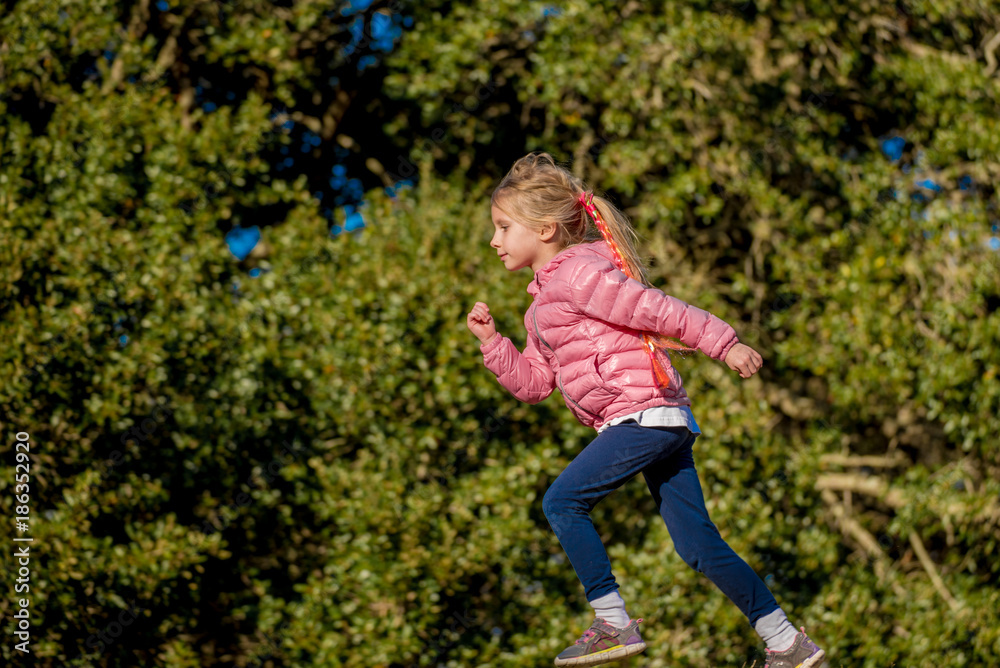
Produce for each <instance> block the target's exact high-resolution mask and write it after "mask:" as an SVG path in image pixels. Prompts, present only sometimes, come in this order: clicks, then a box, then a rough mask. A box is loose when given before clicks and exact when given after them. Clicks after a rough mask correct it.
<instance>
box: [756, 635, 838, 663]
mask: <svg viewBox="0 0 1000 668" xmlns="http://www.w3.org/2000/svg"><path fill="white" fill-rule="evenodd" d="M764 656H765V657H767V658H765V659H764V668H813V667H814V666H818V665H819V664H820V662H821V661H822V660H823V658H824V657H825V656H826V652H824V651H823V650H821V649H820V648H819V647H817V646H816V644H815V643H814V642H813V641H812V640H810V639H809V636H807V635H806V629H805V627H801V628H800V629H799V632H798V633H797V634H796V635H795V642H793V643H792V646H791V647H789V648H788V649H786V650H785V651H783V652H775V651H774V650H770V649H768V650H765V651H764Z"/></svg>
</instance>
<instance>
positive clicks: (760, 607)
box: [643, 432, 778, 625]
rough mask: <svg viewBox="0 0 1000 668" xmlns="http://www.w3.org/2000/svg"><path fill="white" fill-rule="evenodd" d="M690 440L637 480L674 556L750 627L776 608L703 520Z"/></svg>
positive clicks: (763, 587)
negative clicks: (700, 576) (698, 574)
mask: <svg viewBox="0 0 1000 668" xmlns="http://www.w3.org/2000/svg"><path fill="white" fill-rule="evenodd" d="M689 433H690V432H689ZM696 437H697V435H696V434H691V438H690V440H689V441H688V442H686V443H684V444H683V445H682V447H681V448H680V449H679V450H678V451H677V452H676V453H675V454H674V455H673V456H671V457H669V458H667V459H662V460H660V461H657V462H654V463H652V464H650V465H649V466H647V467H646V468H645V469H644V470H643V476H644V477H645V478H646V484H647V486H648V487H649V491H650V493H651V494H652V495H653V499H654V500H655V501H656V504H657V506H659V508H660V514H661V515H662V516H663V521H664V522H665V523H666V525H667V530H668V531H669V532H670V537H671V538H672V539H673V541H674V547H675V548H677V554H678V555H680V557H681V559H683V560H684V562H685V563H687V565H688V566H690V567H691V568H693V569H695V570H696V571H699V572H701V573H704V574H705V575H707V576H708V579H709V580H711V581H712V582H713V583H714V584H715V586H717V587H718V588H719V589H721V590H722V593H724V594H725V595H726V596H728V597H729V600H731V601H732V602H733V603H735V604H736V606H737V607H739V609H740V610H741V611H742V612H743V614H744V615H746V616H747V618H748V619H749V620H750V624H751V625H754V624H755V623H756V622H757V620H758V619H760V618H761V617H763V616H764V615H767V614H769V613H772V612H774V611H775V610H778V603H777V602H776V601H775V600H774V596H772V595H771V592H770V591H768V589H767V586H766V585H765V584H764V582H763V581H762V580H761V579H760V577H758V575H757V574H756V573H755V572H754V571H753V569H752V568H750V566H749V565H747V563H746V562H745V561H743V559H741V558H740V557H739V555H737V554H736V553H735V552H734V551H733V549H732V548H731V547H729V545H728V544H727V543H726V541H724V540H723V539H722V536H721V535H720V534H719V530H718V529H717V528H716V526H715V524H713V523H712V520H710V519H709V517H708V510H707V509H706V508H705V497H704V495H703V493H702V489H701V483H699V482H698V472H697V471H696V470H695V468H694V457H693V455H692V453H691V445H692V444H693V443H694V440H695V438H696Z"/></svg>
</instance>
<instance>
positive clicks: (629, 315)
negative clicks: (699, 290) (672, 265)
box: [551, 257, 739, 360]
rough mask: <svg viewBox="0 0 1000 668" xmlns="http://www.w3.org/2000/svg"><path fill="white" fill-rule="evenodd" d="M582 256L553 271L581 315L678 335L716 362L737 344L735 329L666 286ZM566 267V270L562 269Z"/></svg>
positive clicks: (566, 297)
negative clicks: (649, 284) (649, 283)
mask: <svg viewBox="0 0 1000 668" xmlns="http://www.w3.org/2000/svg"><path fill="white" fill-rule="evenodd" d="M574 259H576V258H574ZM579 259H580V260H581V261H580V262H572V261H569V262H564V263H563V264H562V266H560V267H559V269H557V270H556V272H555V274H553V276H552V279H551V285H552V287H553V288H555V287H556V286H557V285H558V289H559V290H560V294H562V295H563V296H564V297H565V299H566V300H567V301H569V302H570V303H571V304H572V305H573V306H574V308H576V309H577V310H578V311H579V312H580V313H582V314H584V315H586V316H589V317H591V318H598V319H600V320H603V321H605V322H609V323H611V324H614V325H619V326H622V327H628V328H630V329H634V330H637V331H645V332H656V333H658V334H662V335H664V336H671V337H676V338H678V339H680V340H681V342H682V343H683V344H684V345H686V346H689V347H691V348H697V349H698V350H700V351H702V352H703V353H705V354H706V355H708V356H709V357H711V358H712V359H717V360H725V358H726V354H727V353H728V352H729V350H730V349H731V348H732V347H733V346H735V345H736V344H737V343H739V338H738V337H737V336H736V330H735V329H733V328H732V327H731V326H730V325H729V324H727V323H726V322H725V321H724V320H722V319H721V318H719V317H717V316H714V315H712V314H711V313H709V312H708V311H705V310H702V309H700V308H697V307H695V306H691V305H690V304H688V303H687V302H684V301H681V300H680V299H677V298H676V297H671V296H670V295H668V294H665V293H664V292H663V291H662V290H658V289H656V288H651V287H650V288H647V287H646V286H644V285H643V284H642V283H639V282H638V281H636V280H633V279H631V278H629V277H628V276H626V275H625V274H624V273H623V272H622V271H621V270H620V269H618V267H616V266H615V265H614V264H613V263H612V262H611V261H610V260H606V259H604V258H597V257H586V258H585V257H580V258H579ZM566 265H570V266H569V267H566ZM563 267H566V270H565V271H560V270H562V269H563ZM559 274H562V275H559ZM557 281H558V283H557Z"/></svg>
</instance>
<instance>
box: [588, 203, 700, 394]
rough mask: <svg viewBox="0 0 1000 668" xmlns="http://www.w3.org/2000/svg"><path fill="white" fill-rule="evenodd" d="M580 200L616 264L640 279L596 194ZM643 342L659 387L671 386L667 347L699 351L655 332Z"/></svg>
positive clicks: (634, 277) (643, 339)
mask: <svg viewBox="0 0 1000 668" xmlns="http://www.w3.org/2000/svg"><path fill="white" fill-rule="evenodd" d="M579 202H580V204H582V205H583V208H584V209H586V211H587V213H588V214H590V217H591V218H593V219H594V224H595V225H597V229H598V230H600V232H601V236H602V237H604V241H605V243H607V244H608V246H609V247H610V248H611V253H612V254H613V255H614V259H615V265H616V266H617V267H618V268H619V269H620V270H621V271H622V273H624V274H625V275H626V276H628V277H629V278H631V279H633V280H639V279H638V278H637V277H636V276H634V275H633V272H632V270H631V269H630V268H629V265H628V263H627V262H626V261H625V256H624V255H623V254H622V251H621V248H619V247H618V243H617V242H616V241H615V239H614V236H613V235H612V234H611V230H610V229H609V228H608V224H607V223H606V222H605V221H604V218H603V217H602V216H601V212H600V211H598V210H597V207H596V206H594V194H593V193H587V192H584V193H582V194H581V195H580V198H579ZM642 342H643V344H644V345H643V347H644V348H645V349H646V354H647V355H649V363H650V366H651V367H652V370H653V378H654V380H655V381H656V386H657V387H659V388H667V387H669V386H670V376H668V375H667V368H666V365H665V364H664V360H663V356H664V351H665V350H666V349H671V350H677V351H679V352H680V351H683V352H696V351H697V349H696V348H687V347H684V346H680V345H678V344H676V343H674V342H673V341H670V340H669V339H667V338H665V337H663V336H661V335H660V334H657V333H654V332H643V333H642ZM657 353H659V354H657Z"/></svg>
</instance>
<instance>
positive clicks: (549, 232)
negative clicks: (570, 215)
mask: <svg viewBox="0 0 1000 668" xmlns="http://www.w3.org/2000/svg"><path fill="white" fill-rule="evenodd" d="M556 232H558V230H557V229H556V226H555V225H552V224H551V223H549V224H547V225H546V226H545V227H543V228H542V229H541V230H540V231H539V232H538V238H539V239H541V240H542V241H552V240H553V239H555V238H556Z"/></svg>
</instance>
